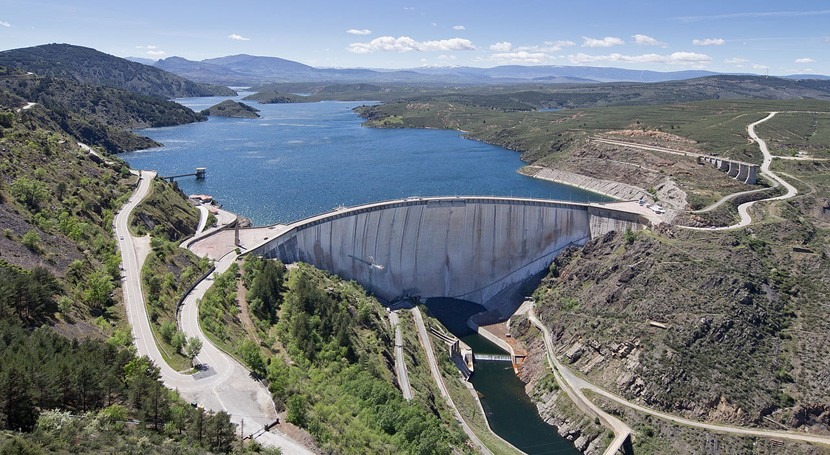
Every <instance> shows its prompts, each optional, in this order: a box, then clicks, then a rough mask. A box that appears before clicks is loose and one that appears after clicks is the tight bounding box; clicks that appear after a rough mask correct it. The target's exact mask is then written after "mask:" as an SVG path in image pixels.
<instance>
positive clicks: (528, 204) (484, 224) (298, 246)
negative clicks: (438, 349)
mask: <svg viewBox="0 0 830 455" xmlns="http://www.w3.org/2000/svg"><path fill="white" fill-rule="evenodd" d="M638 221H639V217H638V216H637V215H632V214H627V213H622V212H617V211H613V210H604V209H601V208H594V207H589V206H587V205H580V204H568V203H562V202H555V201H541V200H530V199H509V198H425V199H412V200H405V201H392V202H389V203H383V204H373V205H370V206H364V207H356V208H353V209H349V210H346V211H343V212H337V213H333V214H329V215H326V216H320V217H315V218H311V219H309V220H306V221H304V222H298V223H297V224H296V225H295V226H294V227H293V228H292V229H291V230H290V231H288V232H286V233H285V234H283V235H281V236H278V237H276V238H274V239H272V240H270V241H269V242H268V243H266V244H264V245H262V246H260V247H259V248H257V249H256V250H255V251H254V253H255V254H261V255H263V256H266V257H271V258H279V259H280V260H282V261H283V262H287V263H290V262H296V261H302V262H307V263H310V264H313V265H314V266H316V267H319V268H322V269H325V270H328V271H330V272H333V273H336V274H338V275H339V276H341V277H343V278H346V279H351V280H356V281H358V282H359V283H361V284H362V285H363V286H364V287H366V288H367V290H368V291H370V292H372V293H374V294H375V295H377V296H378V297H381V298H383V299H386V300H392V299H394V298H396V297H400V296H404V295H410V296H421V297H425V298H429V297H454V298H459V299H465V300H470V301H473V302H477V303H482V304H483V303H486V302H487V301H489V300H490V299H491V298H492V297H493V296H494V295H496V294H497V293H498V292H499V291H501V290H502V289H504V288H506V287H507V286H509V285H511V284H513V283H516V282H519V281H523V280H525V279H526V278H528V277H530V276H531V275H533V274H536V273H538V272H540V271H542V270H544V268H546V267H548V265H549V264H550V262H551V260H552V259H553V258H554V257H555V256H556V254H558V253H559V252H560V251H561V250H563V249H564V248H566V247H568V246H569V245H581V244H584V243H585V242H587V241H588V240H589V239H591V238H592V237H596V236H599V235H604V234H605V233H606V232H608V231H609V230H612V229H625V228H633V229H638V228H640V227H641V226H642V224H641V223H638Z"/></svg>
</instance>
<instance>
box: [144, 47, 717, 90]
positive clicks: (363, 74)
mask: <svg viewBox="0 0 830 455" xmlns="http://www.w3.org/2000/svg"><path fill="white" fill-rule="evenodd" d="M130 59H131V60H134V61H136V62H141V63H145V64H146V63H147V62H146V59H140V58H130ZM153 66H155V67H156V68H161V69H163V70H165V71H169V72H171V73H175V74H178V75H179V76H182V77H185V78H187V79H190V80H193V81H198V82H205V83H212V84H222V85H231V86H234V85H260V84H264V83H269V82H367V83H384V82H385V83H394V82H398V83H454V84H502V83H520V82H529V81H537V82H542V83H591V82H664V81H672V80H682V79H692V78H696V77H704V76H711V75H714V74H717V73H713V72H711V71H701V70H689V71H673V72H658V71H643V70H629V69H622V68H603V67H590V66H550V65H549V66H521V65H508V66H497V67H494V68H474V67H467V66H459V67H422V68H411V69H403V70H388V69H361V68H315V67H312V66H308V65H304V64H302V63H299V62H295V61H291V60H286V59H282V58H277V57H259V56H253V55H246V54H240V55H231V56H228V57H220V58H212V59H207V60H202V61H193V60H187V59H184V58H181V57H169V58H166V59H163V60H159V61H157V62H155V63H153Z"/></svg>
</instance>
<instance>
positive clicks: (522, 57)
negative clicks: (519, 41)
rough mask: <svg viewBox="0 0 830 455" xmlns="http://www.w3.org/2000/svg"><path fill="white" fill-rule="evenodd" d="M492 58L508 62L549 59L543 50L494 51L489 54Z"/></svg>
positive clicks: (538, 61) (539, 61) (537, 61)
mask: <svg viewBox="0 0 830 455" xmlns="http://www.w3.org/2000/svg"><path fill="white" fill-rule="evenodd" d="M491 58H492V59H493V60H498V61H500V62H509V63H536V64H538V63H544V62H546V61H548V60H551V57H550V56H549V55H548V54H545V53H544V52H527V51H516V52H501V53H496V54H493V55H492V56H491Z"/></svg>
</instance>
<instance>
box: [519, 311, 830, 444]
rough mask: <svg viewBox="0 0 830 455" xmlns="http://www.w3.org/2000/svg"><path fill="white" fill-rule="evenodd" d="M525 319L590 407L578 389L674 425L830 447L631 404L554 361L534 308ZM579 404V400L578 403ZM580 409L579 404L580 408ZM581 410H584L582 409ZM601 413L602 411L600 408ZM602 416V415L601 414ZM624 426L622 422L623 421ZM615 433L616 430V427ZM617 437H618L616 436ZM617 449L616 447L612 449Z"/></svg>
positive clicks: (810, 438) (818, 439) (804, 437)
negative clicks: (686, 417)
mask: <svg viewBox="0 0 830 455" xmlns="http://www.w3.org/2000/svg"><path fill="white" fill-rule="evenodd" d="M528 319H530V321H531V322H532V323H533V324H534V325H536V326H537V327H538V328H539V329H541V330H542V332H543V333H544V338H545V348H547V351H548V359H550V360H551V368H553V370H554V372H555V373H556V372H558V373H559V375H561V376H559V375H557V379H558V378H559V377H561V378H562V379H564V380H565V382H567V383H568V386H569V387H571V388H572V389H574V390H577V391H580V392H579V395H580V396H581V397H582V398H583V399H584V400H586V401H587V402H588V403H589V404H590V406H591V407H592V408H595V409H599V408H598V407H597V406H596V405H595V404H593V403H591V402H590V400H588V399H587V398H586V397H585V396H584V395H583V394H582V393H581V390H590V391H591V392H593V393H596V394H597V395H601V396H603V397H605V398H607V399H609V400H611V401H613V402H615V403H617V404H619V405H622V406H625V407H627V408H630V409H633V410H635V411H638V412H641V413H643V414H648V415H651V416H654V417H657V418H660V419H663V420H668V421H670V422H674V423H676V424H680V425H685V426H689V427H695V428H701V429H704V430H708V431H715V432H719V433H729V434H736V435H740V436H756V437H762V438H775V439H787V440H790V441H797V442H809V443H813V444H822V445H825V446H830V436H819V435H811V434H808V433H799V432H795V431H774V430H765V429H762V428H750V427H738V426H731V425H721V424H715V423H706V422H699V421H697V420H690V419H685V418H683V417H678V416H676V415H672V414H668V413H665V412H660V411H655V410H654V409H651V408H647V407H645V406H641V405H639V404H636V403H632V402H630V401H628V400H626V399H625V398H622V397H620V396H618V395H615V394H613V393H611V392H608V391H607V390H605V389H603V388H601V387H598V386H596V385H594V384H592V383H590V382H588V381H586V380H585V379H582V378H581V377H579V376H577V375H575V374H574V373H573V371H572V370H571V369H570V368H568V367H566V366H564V365H562V364H561V363H560V362H559V361H558V360H556V356H555V355H554V352H553V346H552V342H551V338H550V332H549V331H548V329H547V327H546V326H545V325H544V324H542V322H541V321H539V319H538V318H537V317H536V315H535V313H534V310H531V311H530V312H529V313H528ZM577 404H579V403H577ZM580 408H581V407H580ZM583 411H584V409H583ZM600 412H601V411H600ZM600 418H601V417H600ZM623 425H624V424H623ZM615 434H616V430H615ZM618 437H619V436H618ZM618 437H617V438H615V439H614V441H617V440H618ZM610 449H611V447H609V449H608V450H606V452H605V453H606V454H609V453H613V452H609V450H610ZM615 450H616V449H615Z"/></svg>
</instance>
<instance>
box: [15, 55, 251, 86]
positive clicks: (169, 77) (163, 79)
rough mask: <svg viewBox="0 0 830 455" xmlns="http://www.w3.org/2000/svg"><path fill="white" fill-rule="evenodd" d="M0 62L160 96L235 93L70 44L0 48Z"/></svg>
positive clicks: (63, 77)
mask: <svg viewBox="0 0 830 455" xmlns="http://www.w3.org/2000/svg"><path fill="white" fill-rule="evenodd" d="M0 66H6V67H9V68H16V69H20V70H22V71H24V72H29V71H30V72H33V73H35V74H37V75H39V76H45V77H52V78H60V79H69V80H73V81H76V82H80V83H83V84H88V85H94V86H106V87H115V88H119V89H122V90H125V91H128V92H133V93H137V94H141V95H145V96H153V97H160V98H182V97H189V96H233V95H235V94H236V93H235V92H234V91H233V90H231V89H229V88H227V87H218V86H215V85H208V84H198V83H195V82H192V81H189V80H187V79H184V78H182V77H179V76H177V75H175V74H172V73H168V72H167V71H163V70H160V69H158V68H154V67H152V66H147V65H142V64H141V63H135V62H131V61H129V60H126V59H123V58H119V57H115V56H113V55H108V54H105V53H103V52H99V51H96V50H95V49H90V48H87V47H81V46H73V45H69V44H44V45H42V46H34V47H27V48H21V49H12V50H7V51H3V52H0Z"/></svg>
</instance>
